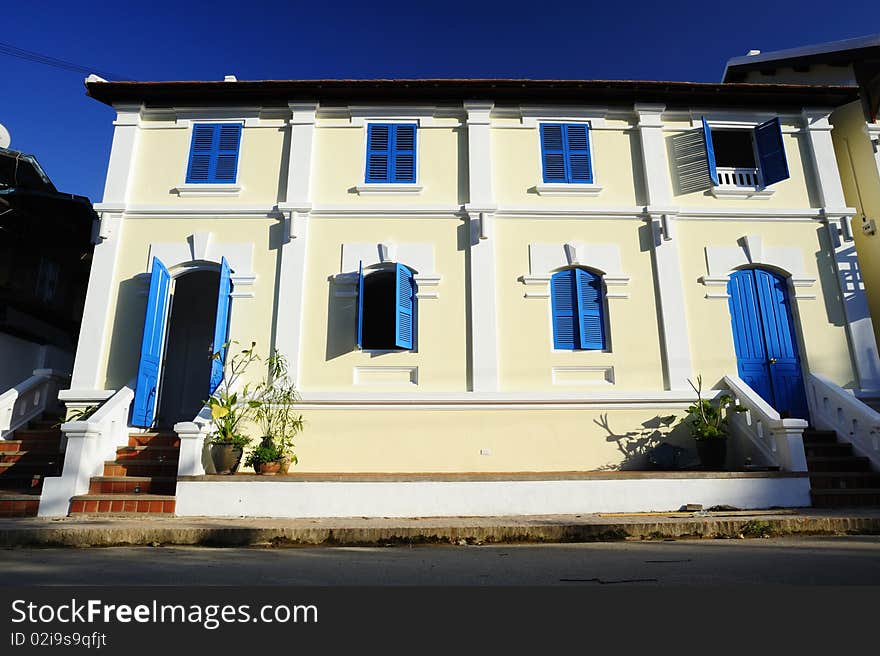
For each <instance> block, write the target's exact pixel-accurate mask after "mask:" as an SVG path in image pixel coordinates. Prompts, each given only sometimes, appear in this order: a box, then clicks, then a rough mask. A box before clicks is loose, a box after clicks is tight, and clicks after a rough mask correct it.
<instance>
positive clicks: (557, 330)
mask: <svg viewBox="0 0 880 656" xmlns="http://www.w3.org/2000/svg"><path fill="white" fill-rule="evenodd" d="M575 287H576V283H575V276H574V270H572V269H569V270H567V271H560V272H559V273H557V274H554V276H553V277H552V278H551V279H550V306H551V310H552V313H553V348H557V349H568V350H573V349H575V348H577V347H578V339H577V318H576V317H575V314H576V312H577V301H576V298H575V291H576V289H575Z"/></svg>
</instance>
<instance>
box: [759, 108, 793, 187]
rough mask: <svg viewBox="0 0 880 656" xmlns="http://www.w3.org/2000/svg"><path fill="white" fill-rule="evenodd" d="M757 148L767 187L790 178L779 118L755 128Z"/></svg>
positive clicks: (762, 175)
mask: <svg viewBox="0 0 880 656" xmlns="http://www.w3.org/2000/svg"><path fill="white" fill-rule="evenodd" d="M755 146H756V148H757V151H758V161H759V163H760V165H761V177H762V178H763V180H764V186H765V187H766V186H768V185H772V184H774V183H776V182H780V181H781V180H785V179H787V178H788V177H789V173H788V162H787V161H786V159H785V146H784V145H783V143H782V127H781V126H780V125H779V118H771V119H770V120H769V121H766V122H765V123H761V125H759V126H757V127H756V128H755Z"/></svg>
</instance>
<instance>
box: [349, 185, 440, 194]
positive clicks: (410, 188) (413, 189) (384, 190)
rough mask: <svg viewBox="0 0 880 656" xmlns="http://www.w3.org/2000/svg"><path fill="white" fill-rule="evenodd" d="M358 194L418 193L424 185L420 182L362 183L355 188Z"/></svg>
mask: <svg viewBox="0 0 880 656" xmlns="http://www.w3.org/2000/svg"><path fill="white" fill-rule="evenodd" d="M354 189H355V191H357V192H358V193H359V194H360V195H362V196H363V195H365V194H420V193H422V190H423V189H424V187H423V186H422V185H420V184H409V183H407V184H395V183H392V184H362V185H357V186H356V187H355V188H354Z"/></svg>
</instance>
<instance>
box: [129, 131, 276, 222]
mask: <svg viewBox="0 0 880 656" xmlns="http://www.w3.org/2000/svg"><path fill="white" fill-rule="evenodd" d="M284 132H285V128H281V127H259V128H258V127H253V128H244V129H243V130H242V132H241V149H240V155H239V160H238V175H237V178H236V184H239V185H241V188H242V189H241V194H240V195H239V196H236V197H191V196H187V197H179V196H178V195H177V193H175V192H174V191H173V189H175V188H176V187H178V186H180V185H182V184H184V183H185V182H186V168H187V163H188V161H189V150H190V141H191V140H192V129H185V128H161V129H142V130H140V131H139V134H138V142H137V148H136V151H135V167H134V173H133V175H132V181H131V188H130V196H129V202H130V203H132V204H134V205H140V204H154V203H161V204H171V205H180V206H186V205H223V206H226V205H230V204H233V205H235V204H242V205H246V204H251V205H265V206H266V207H267V208H270V207H272V206H273V205H275V203H277V202H278V200H279V199H283V195H281V194H279V188H280V184H281V183H282V182H283V184H286V183H287V180H286V178H285V179H284V180H283V181H281V176H280V172H281V159H282V154H283V150H284Z"/></svg>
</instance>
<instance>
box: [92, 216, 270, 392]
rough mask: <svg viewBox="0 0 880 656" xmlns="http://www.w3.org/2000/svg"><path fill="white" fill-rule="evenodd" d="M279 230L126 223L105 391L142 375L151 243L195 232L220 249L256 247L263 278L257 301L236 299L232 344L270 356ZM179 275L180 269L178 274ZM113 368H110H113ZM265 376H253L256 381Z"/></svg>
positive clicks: (246, 224)
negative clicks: (273, 237)
mask: <svg viewBox="0 0 880 656" xmlns="http://www.w3.org/2000/svg"><path fill="white" fill-rule="evenodd" d="M276 224H277V221H275V220H272V219H258V218H252V219H247V220H235V219H220V220H212V219H186V220H184V219H126V221H125V225H124V227H123V230H122V245H121V248H120V253H119V260H118V264H117V271H116V285H117V288H118V294H116V295H114V301H113V302H112V303H111V305H110V307H108V308H107V313H108V315H109V316H110V317H111V321H112V323H111V327H110V330H109V337H108V340H109V341H108V343H107V344H106V348H105V349H104V353H105V360H104V362H102V363H101V369H100V371H101V372H105V373H104V375H105V383H104V388H105V389H119V388H120V387H122V386H123V385H125V384H127V383H128V382H129V380H131V379H132V378H134V377H135V376H136V375H137V367H138V358H139V356H140V349H141V338H142V335H143V326H144V315H145V312H146V301H147V294H146V292H147V289H148V288H149V281H145V280H144V278H143V277H137V276H140V275H141V274H144V273H145V272H146V271H147V266H148V256H149V252H150V243H151V242H157V243H159V242H179V243H182V244H185V243H186V239H187V237H188V236H189V235H191V234H193V233H195V232H210V233H211V235H212V239H213V241H214V243H224V242H228V243H237V242H254V260H253V272H254V274H256V276H257V278H256V280H255V281H254V284H253V285H252V286H251V287H250V289H251V290H252V291H253V293H254V297H253V298H234V299H232V314H231V319H230V333H229V338H230V339H231V340H238V341H239V342H241V344H242V345H249V344H250V343H251V342H252V341H256V342H257V350H258V352H259V353H260V354H261V355H262V356H263V357H265V356H266V355H267V354H268V351H269V340H270V336H271V330H272V325H271V324H272V321H271V318H272V306H273V303H274V297H275V294H274V291H275V251H274V250H271V249H270V242H269V233H270V230H271V228H272V227H273V226H274V225H276ZM171 272H172V274H174V269H172V271H171ZM108 363H109V364H108ZM262 373H263V372H262V370H256V369H255V370H254V371H251V372H250V376H251V377H252V379H254V380H256V379H259V377H260V376H262Z"/></svg>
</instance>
